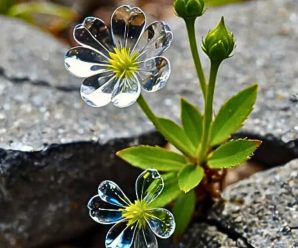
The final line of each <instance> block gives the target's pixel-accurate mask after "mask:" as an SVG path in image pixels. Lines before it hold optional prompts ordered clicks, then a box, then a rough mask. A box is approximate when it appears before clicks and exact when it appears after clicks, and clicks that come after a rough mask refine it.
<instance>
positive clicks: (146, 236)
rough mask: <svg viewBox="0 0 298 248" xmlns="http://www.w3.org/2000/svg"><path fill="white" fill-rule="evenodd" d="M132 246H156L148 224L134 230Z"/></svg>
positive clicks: (156, 247)
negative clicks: (143, 227)
mask: <svg viewBox="0 0 298 248" xmlns="http://www.w3.org/2000/svg"><path fill="white" fill-rule="evenodd" d="M134 248H158V243H157V239H156V237H155V235H154V233H153V232H152V231H151V229H150V228H149V227H148V226H146V227H145V229H140V230H137V231H136V234H135V241H134Z"/></svg>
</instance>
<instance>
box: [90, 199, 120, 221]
mask: <svg viewBox="0 0 298 248" xmlns="http://www.w3.org/2000/svg"><path fill="white" fill-rule="evenodd" d="M87 207H88V208H89V215H90V217H91V218H92V219H93V220H94V221H96V222H98V223H100V224H114V223H117V222H119V221H121V220H122V219H123V217H122V210H121V209H119V208H115V207H114V206H112V205H108V204H107V203H105V202H103V201H102V200H101V199H100V197H99V196H98V195H96V196H93V197H92V198H91V199H90V201H89V202H88V205H87Z"/></svg>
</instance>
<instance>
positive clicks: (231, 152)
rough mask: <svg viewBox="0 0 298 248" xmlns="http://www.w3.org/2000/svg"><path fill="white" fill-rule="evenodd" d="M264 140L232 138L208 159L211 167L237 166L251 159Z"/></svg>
mask: <svg viewBox="0 0 298 248" xmlns="http://www.w3.org/2000/svg"><path fill="white" fill-rule="evenodd" d="M261 143H262V142H261V141H260V140H247V139H238V140H231V141H228V142H227V143H225V144H223V145H221V146H220V147H218V148H217V149H216V150H215V151H214V152H213V154H211V156H210V158H209V159H208V161H207V163H208V167H210V168H211V169H223V168H231V167H234V166H237V165H239V164H241V163H243V162H244V161H246V160H247V159H249V158H250V157H251V156H252V155H253V152H254V151H255V150H256V149H257V148H258V147H259V145H260V144H261Z"/></svg>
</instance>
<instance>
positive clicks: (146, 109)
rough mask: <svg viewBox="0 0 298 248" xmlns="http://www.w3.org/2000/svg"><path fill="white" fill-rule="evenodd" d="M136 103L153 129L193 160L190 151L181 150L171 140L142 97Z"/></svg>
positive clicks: (167, 131)
mask: <svg viewBox="0 0 298 248" xmlns="http://www.w3.org/2000/svg"><path fill="white" fill-rule="evenodd" d="M137 102H138V104H139V106H140V108H141V109H142V110H143V112H144V113H145V115H146V116H147V117H148V119H149V120H150V121H151V122H152V123H153V125H154V126H155V128H156V129H157V130H158V131H159V132H160V133H161V134H162V135H163V136H164V137H165V139H167V140H168V141H169V142H170V143H171V144H173V145H174V146H175V147H176V148H177V149H179V150H180V151H181V152H182V153H183V154H185V155H186V156H187V157H189V158H194V154H192V153H191V152H190V150H187V149H185V148H183V147H182V146H181V145H179V143H177V142H175V140H174V139H173V138H172V135H171V134H170V133H169V130H167V128H166V127H164V126H163V125H162V124H161V123H160V121H159V118H158V117H157V116H156V115H155V114H154V113H153V111H152V110H151V108H150V107H149V105H148V104H147V102H146V100H145V99H144V97H143V96H142V95H140V96H139V98H138V100H137Z"/></svg>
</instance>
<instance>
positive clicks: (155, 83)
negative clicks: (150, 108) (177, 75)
mask: <svg viewBox="0 0 298 248" xmlns="http://www.w3.org/2000/svg"><path fill="white" fill-rule="evenodd" d="M139 67H140V70H139V71H138V77H139V79H140V83H141V85H142V87H143V89H144V90H146V91H148V92H155V91H158V90H160V89H161V88H163V87H164V86H165V85H166V83H167V81H168V79H169V77H170V73H171V67H170V62H169V61H168V60H167V59H166V58H164V57H154V58H151V59H147V60H145V61H143V62H142V63H141V64H140V65H139Z"/></svg>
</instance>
